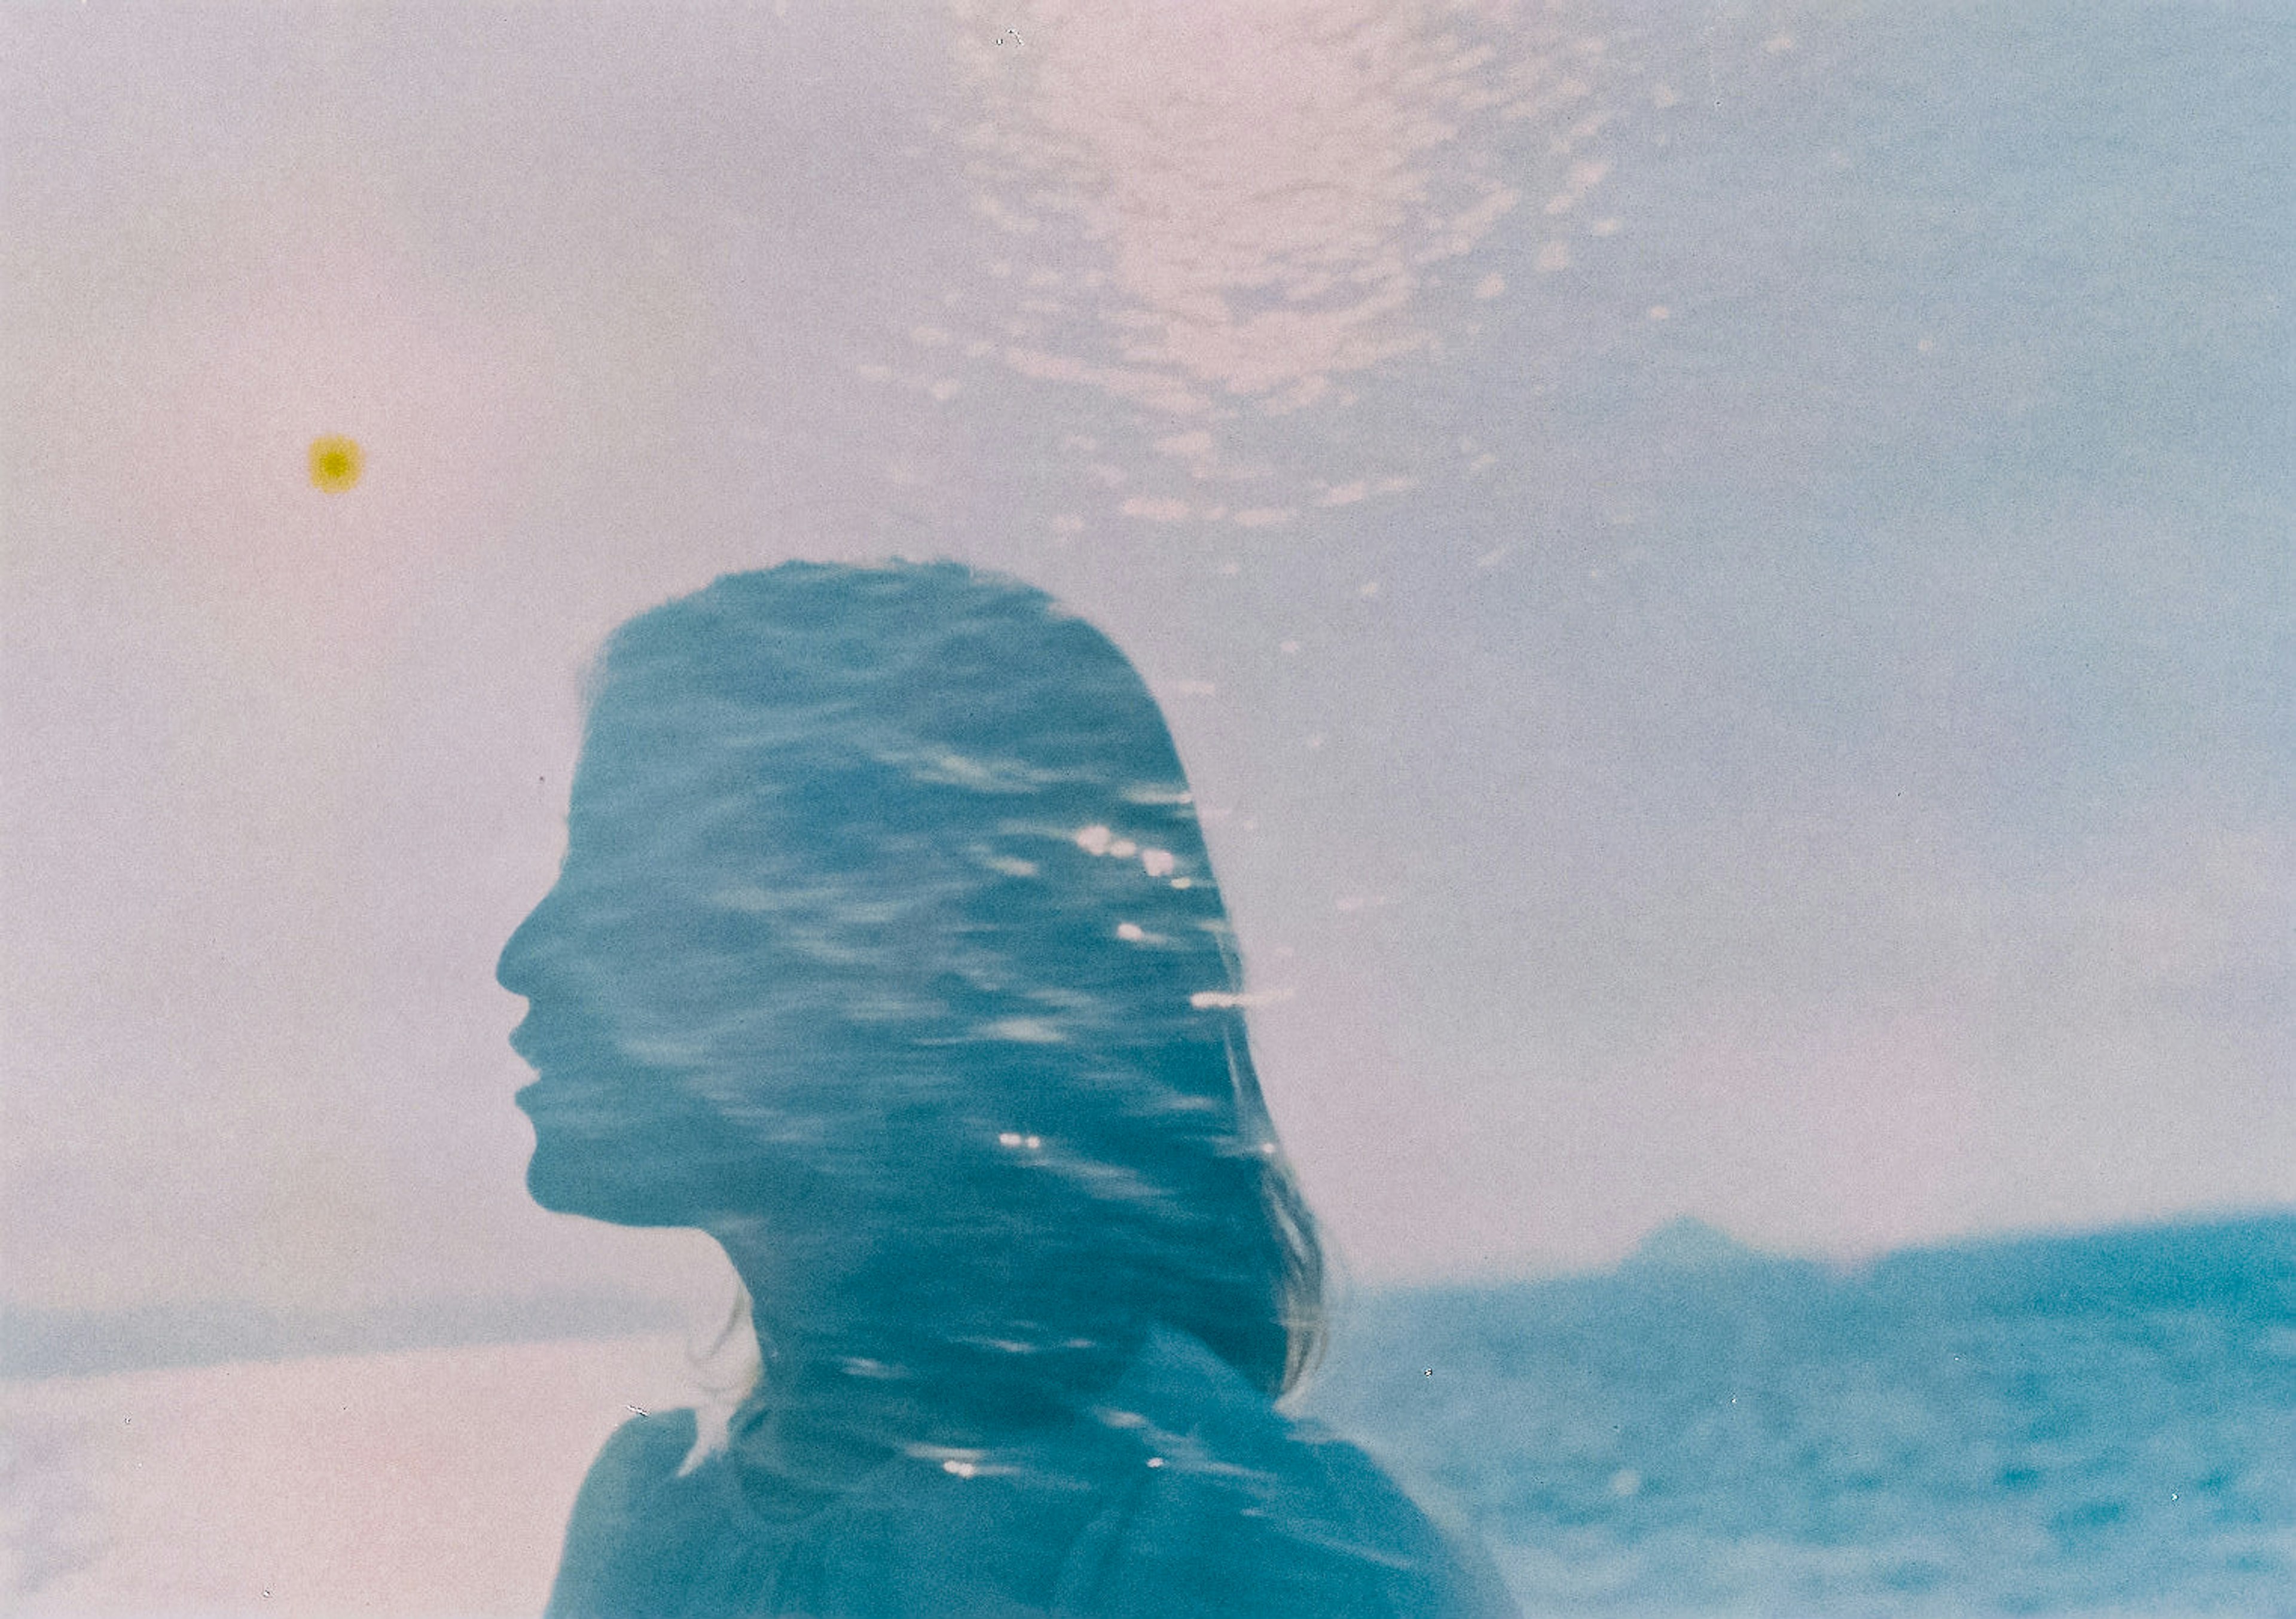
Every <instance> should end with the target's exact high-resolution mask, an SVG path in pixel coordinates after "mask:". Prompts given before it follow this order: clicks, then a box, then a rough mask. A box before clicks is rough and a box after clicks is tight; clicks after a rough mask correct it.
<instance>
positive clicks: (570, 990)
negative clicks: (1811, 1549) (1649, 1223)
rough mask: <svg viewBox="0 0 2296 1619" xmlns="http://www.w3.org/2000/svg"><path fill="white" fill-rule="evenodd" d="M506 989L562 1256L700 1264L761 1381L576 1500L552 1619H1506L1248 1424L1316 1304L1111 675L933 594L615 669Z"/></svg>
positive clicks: (766, 575) (1295, 1227)
mask: <svg viewBox="0 0 2296 1619" xmlns="http://www.w3.org/2000/svg"><path fill="white" fill-rule="evenodd" d="M568 825H569V845H568V849H567V854H566V860H565V864H564V867H563V869H562V872H561V875H560V878H559V880H558V883H557V885H556V886H555V887H553V889H552V890H551V892H550V893H549V895H547V896H546V897H545V899H544V900H543V901H542V903H541V904H539V905H537V907H536V908H535V911H534V912H533V914H532V915H531V916H529V918H528V919H527V920H526V921H525V923H524V924H523V925H522V926H521V928H519V929H518V932H517V933H516V935H515V936H513V937H512V939H511V941H510V943H509V944H508V945H507V946H506V947H505V948H504V952H503V957H502V964H501V968H500V972H499V976H500V977H501V980H502V983H503V985H504V987H506V988H508V989H510V990H512V992H514V993H518V994H521V995H523V996H525V997H527V999H528V1001H529V1002H530V1008H529V1013H528V1016H527V1018H526V1019H525V1021H524V1022H522V1023H521V1025H520V1026H519V1028H518V1030H517V1032H516V1034H513V1036H512V1043H513V1044H514V1045H515V1046H516V1047H517V1049H518V1051H519V1052H520V1053H521V1055H522V1056H524V1057H525V1058H526V1059H527V1060H528V1061H529V1062H530V1063H531V1064H532V1065H533V1067H534V1068H535V1070H536V1073H537V1080H536V1082H535V1083H533V1084H532V1085H530V1086H529V1087H528V1088H527V1089H526V1090H525V1091H523V1092H521V1093H520V1098H519V1100H520V1104H521V1107H523V1108H525V1110H526V1111H527V1112H528V1114H529V1115H530V1116H531V1117H532V1119H533V1121H534V1127H535V1151H534V1159H533V1163H532V1165H531V1168H530V1169H529V1176H528V1179H529V1186H530V1187H531V1189H532V1190H533V1193H534V1196H535V1198H537V1200H538V1201H539V1202H541V1203H542V1204H543V1205H545V1206H547V1207H550V1208H553V1209H558V1210H562V1211H564V1212H567V1213H570V1214H587V1215H591V1216H594V1217H595V1218H598V1219H603V1220H610V1221H615V1222H622V1223H625V1224H633V1225H691V1226H697V1227H700V1228H701V1230H703V1231H708V1232H709V1233H710V1234H711V1235H712V1236H714V1237H715V1238H717V1240H718V1241H719V1242H720V1243H721V1244H722V1245H723V1246H724V1247H725V1248H726V1253H727V1254H728V1255H730V1256H731V1257H732V1259H733V1262H734V1265H735V1267H736V1269H737V1270H738V1271H740V1273H741V1275H742V1280H743V1281H744V1283H745V1284H746V1286H747V1287H748V1289H749V1292H750V1297H751V1299H752V1301H753V1312H754V1316H755V1320H756V1322H757V1327H758V1340H759V1344H760V1345H761V1348H762V1350H763V1353H764V1365H763V1370H762V1372H761V1375H760V1377H759V1378H758V1385H757V1386H756V1388H755V1389H754V1390H753V1391H752V1393H751V1394H750V1397H749V1398H748V1399H747V1400H746V1401H745V1402H744V1403H743V1405H742V1409H741V1410H740V1411H739V1412H738V1413H737V1414H736V1416H735V1418H734V1421H733V1423H732V1425H731V1427H730V1429H729V1431H728V1435H727V1439H726V1443H725V1444H724V1446H723V1447H722V1448H718V1449H716V1450H710V1451H705V1450H703V1449H701V1447H699V1446H697V1443H696V1435H695V1422H694V1419H693V1413H691V1412H678V1413H673V1414H668V1415H659V1416H649V1417H644V1418H640V1419H636V1420H634V1421H632V1422H630V1423H629V1424H627V1425H626V1426H625V1427H623V1428H622V1429H621V1431H620V1432H619V1433H618V1434H617V1435H615V1436H614V1438H613V1439H612V1440H611V1442H610V1443H609V1444H608V1445H607V1447H606V1449H605V1451H603V1453H602V1454H601V1455H600V1456H599V1458H598V1460H597V1461H596V1463H595V1464H594V1467H593V1468H592V1469H591V1473H590V1476H589V1478H588V1480H587V1481H586V1483H585V1484H584V1486H583V1490H582V1494H581V1498H580V1500H579V1501H578V1504H577V1506H576V1509H575V1513H574V1519H573V1523H572V1525H570V1529H569V1532H568V1537H567V1546H566V1552H565V1557H564V1560H563V1563H562V1566H561V1568H560V1571H559V1575H558V1581H557V1585H556V1588H555V1590H554V1591H553V1596H552V1599H551V1612H552V1613H553V1615H613V1616H614V1619H634V1616H637V1615H668V1614H679V1615H737V1614H738V1615H768V1614H772V1615H792V1614H804V1615H815V1616H816V1619H832V1616H859V1615H871V1616H874V1615H957V1614H998V1615H1003V1614H1013V1615H1018V1614H1046V1613H1051V1614H1078V1615H1082V1614H1106V1615H1187V1614H1214V1613H1218V1614H1259V1615H1316V1619H1333V1616H1337V1615H1452V1614H1483V1613H1495V1612H1507V1611H1511V1609H1510V1608H1509V1607H1507V1604H1506V1599H1505V1596H1504V1594H1503V1591H1502V1590H1501V1588H1500V1587H1499V1586H1498V1583H1497V1580H1496V1577H1495V1576H1494V1575H1493V1574H1491V1573H1490V1571H1489V1568H1488V1563H1487V1562H1486V1561H1484V1560H1483V1559H1482V1558H1481V1556H1480V1553H1479V1552H1476V1551H1474V1550H1472V1549H1463V1548H1462V1547H1461V1546H1460V1545H1458V1544H1456V1543H1455V1542H1454V1541H1451V1540H1449V1539H1448V1538H1447V1537H1446V1536H1444V1535H1443V1534H1441V1533H1438V1532H1437V1531H1436V1530H1435V1529H1434V1528H1433V1527H1432V1526H1431V1525H1430V1523H1429V1522H1428V1520H1427V1519H1426V1518H1425V1517H1423V1515H1422V1514H1421V1513H1420V1512H1419V1511H1418V1510H1417V1509H1415V1507H1414V1506H1413V1505H1412V1504H1411V1502H1410V1501H1409V1500H1408V1499H1407V1498H1406V1497H1405V1496H1404V1495H1403V1494H1402V1493H1401V1492H1399V1491H1398V1490H1397V1489H1396V1488H1395V1486H1394V1485H1393V1484H1390V1482H1389V1481H1388V1480H1387V1479H1386V1478H1385V1477H1384V1476H1382V1474H1381V1473H1380V1472H1379V1470H1378V1469H1377V1468H1375V1467H1374V1465H1373V1464H1372V1463H1371V1462H1370V1461H1369V1460H1367V1459H1366V1458H1365V1456H1364V1455H1363V1454H1362V1453H1361V1452H1360V1451H1357V1450H1355V1449H1354V1448H1352V1447H1350V1446H1348V1445H1345V1444H1342V1443H1338V1442H1336V1441H1333V1440H1332V1439H1330V1438H1328V1437H1327V1436H1324V1435H1321V1434H1319V1433H1317V1432H1316V1431H1315V1430H1313V1429H1311V1428H1310V1427H1307V1426H1306V1425H1303V1424H1300V1423H1296V1422H1293V1421H1292V1420H1290V1419H1286V1418H1284V1417H1283V1416H1281V1415H1279V1414H1278V1413H1277V1412H1276V1411H1275V1409H1274V1406H1273V1403H1272V1402H1273V1401H1274V1399H1275V1397H1276V1396H1278V1395H1280V1394H1283V1392H1284V1391H1285V1390H1286V1389H1288V1388H1289V1387H1291V1386H1292V1384H1293V1383H1294V1382H1296V1381H1297V1379H1298V1378H1300V1375H1301V1374H1302V1373H1303V1372H1304V1371H1305V1370H1306V1369H1307V1367H1308V1364H1309V1362H1310V1361H1312V1360H1313V1358H1314V1356H1315V1353H1316V1348H1317V1346H1318V1344H1319V1341H1320V1337H1321V1331H1322V1315H1321V1297H1320V1292H1321V1281H1322V1261H1321V1257H1320V1255H1319V1252H1318V1249H1317V1246H1316V1236H1315V1229H1314V1225H1313V1222H1311V1221H1310V1219H1309V1217H1308V1212H1307V1210H1306V1208H1305V1206H1303V1204H1302V1203H1301V1201H1300V1197H1299V1194H1298V1192H1297V1190H1296V1189H1295V1187H1294V1185H1293V1182H1292V1178H1291V1175H1290V1173H1289V1172H1288V1170H1287V1169H1286V1167H1285V1165H1284V1162H1283V1156H1282V1153H1281V1152H1280V1150H1279V1149H1278V1147H1277V1145H1276V1141H1275V1133H1274V1131H1273V1129H1272V1128H1271V1126H1270V1124H1269V1122H1268V1119H1267V1114H1266V1111H1265V1110H1264V1108H1263V1107H1262V1106H1261V1102H1260V1098H1259V1085H1258V1083H1257V1081H1256V1080H1255V1079H1254V1077H1253V1074H1252V1068H1251V1056H1250V1051H1249V1048H1248V1045H1247V1043H1246V1040H1245V1034H1244V1025H1243V1018H1242V1012H1241V1010H1239V1004H1238V1000H1237V996H1238V993H1239V991H1240V990H1241V988H1242V984H1241V980H1240V976H1239V971H1238V968H1237V965H1236V957H1235V953H1234V947H1233V945H1232V943H1231V939H1230V935H1229V931H1228V927H1227V922H1226V917H1225V915H1224V912H1223V911H1222V908H1221V904H1220V898H1219V891H1218V887H1216V886H1215V885H1214V883H1213V881H1212V875H1211V871H1210V865H1209V863H1208V862H1207V859H1206V854H1205V850H1204V846H1203V841H1202V838H1201V834H1200V832H1199V830H1198V827H1197V822H1196V817H1195V812H1194V809H1193V805H1192V802H1191V799H1190V796H1189V793H1188V789H1187V783H1186V781H1185V777H1184V776H1183V774H1182V773H1181V769H1180V764H1179V760H1178V757H1177V755H1176V753H1175V752H1174V749H1173V747H1172V743H1171V740H1170V738H1169V735H1168V733H1167V732H1166V730H1165V727H1164V724H1163V721H1162V717H1161V715H1160V714H1159V713H1158V711H1157V708H1156V705H1155V702H1154V700H1153V699H1152V698H1151V697H1150V696H1149V694H1148V692H1147V690H1146V688H1145V687H1144V685H1143V684H1142V683H1141V682H1140V679H1139V677H1138V675H1136V674H1135V673H1134V671H1133V669H1132V667H1131V666H1130V665H1129V664H1128V662H1126V660H1125V658H1124V657H1123V656H1122V654H1120V653H1119V652H1118V651H1117V650H1116V649H1115V648H1114V647H1113V646H1112V645H1111V644H1110V643H1109V642H1108V641H1107V640H1106V639H1105V638H1104V637H1103V636H1102V635H1101V634H1099V633H1098V632H1097V631H1095V630H1094V629H1092V628H1091V627H1090V626H1087V625H1086V624H1084V623H1082V622H1081V621H1080V620H1078V619H1077V618H1075V617H1070V616H1069V615H1067V614H1066V613H1064V612H1063V611H1062V610H1061V609H1060V608H1059V607H1058V606H1057V605H1056V604H1055V603H1054V601H1052V600H1051V599H1050V598H1048V597H1046V596H1045V595H1044V594H1043V593H1039V592H1037V591H1035V590H1032V589H1029V588H1028V587H1026V586H1023V585H1019V584H1016V583H1013V582H1012V581H1010V580H1005V579H1001V578H996V577H994V576H984V575H980V574H975V573H973V572H971V571H969V570H967V569H965V568H959V567H956V566H954V565H946V564H943V565H933V566H910V565H900V566H891V567H885V568H844V567H828V566H815V565H799V564H791V565H789V566H785V567H782V568H775V569H772V570H771V571H768V572H763V573H753V574H744V575H738V576H730V577H727V578H724V579H721V580H719V581H718V582H717V584H716V585H712V586H710V587H709V589H707V590H705V591H702V592H701V593H698V594H695V595H693V596H689V597H686V598H685V599H683V600H680V601H673V602H670V603H669V604H668V605H666V606H664V607H661V608H659V609H655V610H653V611H652V612H649V613H647V614H645V615H644V616H642V617H638V618H636V619H635V620H633V621H632V622H630V623H629V624H627V625H625V626H623V627H622V628H621V629H620V630H619V632H618V633H617V634H615V635H614V636H613V637H612V639H611V641H610V642H609V643H608V645H607V647H606V650H605V651H604V653H603V657H602V658H601V660H600V664H599V666H598V671H597V683H596V686H595V691H594V698H593V700H592V705H591V709H590V715H589V720H588V726H587V732H586V740H585V744H584V748H583V752H582V758H581V763H580V765H579V768H578V772H577V774H576V777H575V781H574V788H573V795H572V804H571V808H570V815H569V822H568Z"/></svg>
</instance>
